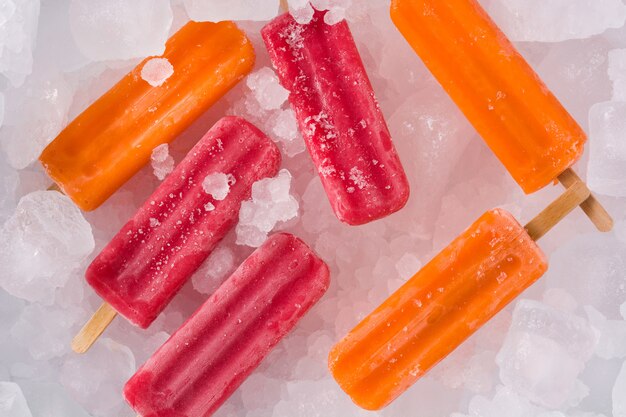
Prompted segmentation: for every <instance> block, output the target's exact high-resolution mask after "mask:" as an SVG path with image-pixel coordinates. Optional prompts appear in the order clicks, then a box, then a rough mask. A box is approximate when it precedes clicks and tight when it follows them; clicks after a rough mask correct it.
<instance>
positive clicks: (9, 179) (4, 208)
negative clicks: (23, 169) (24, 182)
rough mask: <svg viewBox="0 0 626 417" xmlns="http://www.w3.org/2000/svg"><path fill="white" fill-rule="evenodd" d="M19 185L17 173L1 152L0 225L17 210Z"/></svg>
mask: <svg viewBox="0 0 626 417" xmlns="http://www.w3.org/2000/svg"><path fill="white" fill-rule="evenodd" d="M18 184H19V177H18V175H17V171H15V170H14V169H13V168H12V167H10V166H9V164H8V162H6V160H5V156H4V153H3V152H1V151H0V225H2V224H3V223H4V222H5V220H6V219H8V218H9V216H11V213H13V210H14V209H15V204H16V202H17V201H16V195H15V194H16V191H17V186H18Z"/></svg>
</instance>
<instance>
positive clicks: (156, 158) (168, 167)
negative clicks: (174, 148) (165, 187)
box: [151, 143, 174, 181]
mask: <svg viewBox="0 0 626 417" xmlns="http://www.w3.org/2000/svg"><path fill="white" fill-rule="evenodd" d="M169 149H170V148H169V146H168V144H167V143H164V144H162V145H159V146H157V147H156V148H154V149H153V150H152V157H151V159H152V170H153V172H154V175H155V176H156V177H157V178H158V179H160V180H161V181H162V180H164V179H165V177H167V176H168V175H169V174H170V173H171V172H172V171H173V170H174V158H172V156H171V155H170V151H169Z"/></svg>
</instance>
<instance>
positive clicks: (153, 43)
mask: <svg viewBox="0 0 626 417" xmlns="http://www.w3.org/2000/svg"><path fill="white" fill-rule="evenodd" d="M172 20H173V14H172V9H171V7H170V2H169V0H133V1H126V0H72V3H71V6H70V26H71V29H72V34H73V35H74V40H75V41H76V45H77V46H78V49H79V50H80V52H81V53H82V54H83V55H85V56H86V57H88V58H89V59H91V60H93V61H107V60H122V59H132V58H143V57H146V56H150V55H156V56H158V55H161V54H163V52H164V51H165V41H166V40H167V37H168V35H169V30H170V26H171V25H172Z"/></svg>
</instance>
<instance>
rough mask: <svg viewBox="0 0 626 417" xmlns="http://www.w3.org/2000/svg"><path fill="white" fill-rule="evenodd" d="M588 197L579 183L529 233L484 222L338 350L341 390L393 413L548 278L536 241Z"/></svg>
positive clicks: (504, 220)
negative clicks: (394, 405)
mask: <svg viewBox="0 0 626 417" xmlns="http://www.w3.org/2000/svg"><path fill="white" fill-rule="evenodd" d="M588 197H589V190H588V189H587V187H586V186H585V185H584V184H583V183H581V182H578V183H576V184H575V185H574V186H572V187H570V188H569V189H568V190H567V191H566V192H565V193H564V194H563V195H562V196H561V197H559V199H558V200H557V201H555V202H554V203H552V204H551V205H550V206H549V207H548V208H547V209H546V210H544V211H543V212H542V213H541V214H540V215H539V216H537V217H536V218H535V219H533V220H532V221H531V222H530V223H528V224H527V225H526V226H525V227H522V226H521V225H520V224H519V223H518V222H517V221H516V220H515V219H514V218H513V216H512V215H511V214H509V213H508V212H506V211H504V210H500V209H497V210H492V211H489V212H487V213H485V214H484V215H483V216H481V217H480V218H479V219H478V220H477V221H476V222H475V223H474V224H473V225H472V226H470V228H469V229H467V230H466V231H465V232H463V233H462V234H461V235H460V236H459V237H457V238H456V239H455V240H454V241H453V242H452V243H451V244H450V245H449V246H448V247H447V248H445V249H444V250H443V251H441V252H440V253H439V254H438V255H437V256H435V257H434V258H433V259H432V260H431V261H430V262H429V263H428V264H426V266H424V267H423V268H422V269H421V270H420V271H419V272H418V273H417V274H415V275H414V276H413V277H412V278H411V279H410V280H409V281H407V283H406V284H405V285H403V286H402V287H401V288H400V289H398V290H397V291H396V292H395V293H394V294H393V295H391V296H390V297H389V298H388V299H387V300H386V301H385V302H384V303H383V304H382V305H381V306H379V307H378V308H377V309H376V310H375V311H374V312H373V313H371V314H370V315H369V316H367V317H366V318H365V319H364V320H363V321H362V322H361V323H360V324H358V325H357V326H356V327H355V328H354V329H353V330H352V331H351V332H350V333H349V334H348V335H347V336H346V337H345V338H344V339H343V340H341V341H340V342H339V343H338V344H337V345H335V346H334V347H333V349H332V350H331V352H330V356H329V367H330V370H331V372H332V374H333V376H334V378H335V379H336V380H337V382H338V383H339V385H340V386H341V388H342V389H343V390H344V391H346V393H348V395H350V397H351V398H352V400H353V401H354V402H355V403H356V404H357V405H359V406H360V407H363V408H365V409H368V410H377V409H380V408H383V407H385V406H386V405H388V404H389V403H390V402H391V401H393V400H394V399H395V398H396V397H398V396H399V395H400V394H402V393H403V392H404V391H405V390H406V389H408V387H409V386H411V385H412V384H413V383H414V382H415V381H416V380H417V379H419V378H420V377H421V376H422V375H424V374H425V373H426V372H428V371H429V370H430V369H431V368H432V367H433V366H435V365H436V364H437V363H438V362H439V361H441V360H442V359H443V358H445V357H446V356H447V355H448V354H450V353H451V352H452V351H453V350H454V349H456V348H457V347H458V346H459V345H460V344H461V343H462V342H463V341H464V340H466V339H467V338H468V337H469V336H471V335H472V334H473V333H474V332H475V331H476V330H478V329H479V328H480V327H481V326H482V325H483V324H485V322H487V321H488V320H489V319H490V318H491V317H493V316H494V315H495V314H496V313H498V312H499V311H500V310H501V309H502V308H504V306H506V305H507V304H508V303H509V302H511V301H512V300H513V299H514V298H515V297H517V296H518V295H519V294H520V293H521V292H522V291H524V290H525V289H526V288H527V287H528V286H530V285H531V284H532V283H534V282H535V281H536V280H537V279H539V278H540V277H541V276H542V275H543V274H544V272H545V271H546V270H547V267H548V265H547V259H546V257H545V255H544V254H543V253H542V251H541V249H540V248H539V247H538V246H537V244H536V243H535V240H537V239H539V238H540V237H541V236H543V235H544V234H545V233H546V232H547V231H548V230H549V229H550V228H551V227H553V226H554V225H555V224H557V223H558V222H559V221H560V220H561V219H562V218H563V217H565V215H567V213H569V212H571V210H573V209H574V208H576V207H577V206H578V205H579V204H580V203H581V202H582V201H584V200H585V199H587V198H588Z"/></svg>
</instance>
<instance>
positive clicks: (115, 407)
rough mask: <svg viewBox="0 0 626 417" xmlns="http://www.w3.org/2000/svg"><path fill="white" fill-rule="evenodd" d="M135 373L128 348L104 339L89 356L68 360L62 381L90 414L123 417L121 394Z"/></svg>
mask: <svg viewBox="0 0 626 417" xmlns="http://www.w3.org/2000/svg"><path fill="white" fill-rule="evenodd" d="M135 369H136V363H135V357H134V356H133V353H132V352H131V350H130V349H129V348H128V347H126V346H124V345H122V344H119V343H117V342H114V341H113V340H111V339H107V338H103V339H100V340H98V343H96V344H95V345H94V346H93V347H92V348H91V349H90V350H89V352H87V353H86V354H84V355H69V356H67V357H66V360H65V362H64V363H63V365H62V366H61V373H60V376H59V381H60V382H61V384H62V385H63V387H64V388H65V390H66V391H67V392H68V393H69V394H70V395H71V396H72V397H73V398H74V399H75V400H76V401H77V402H78V403H80V404H82V405H83V407H85V409H86V410H87V411H89V412H90V414H92V415H96V416H109V415H111V416H113V415H120V414H121V408H122V406H123V402H124V400H123V397H122V396H121V395H120V392H122V389H123V387H124V383H125V382H126V381H127V380H128V378H130V377H131V375H132V374H133V373H134V372H135Z"/></svg>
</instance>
